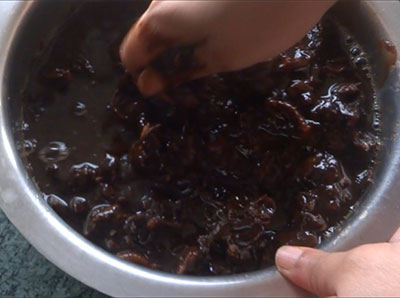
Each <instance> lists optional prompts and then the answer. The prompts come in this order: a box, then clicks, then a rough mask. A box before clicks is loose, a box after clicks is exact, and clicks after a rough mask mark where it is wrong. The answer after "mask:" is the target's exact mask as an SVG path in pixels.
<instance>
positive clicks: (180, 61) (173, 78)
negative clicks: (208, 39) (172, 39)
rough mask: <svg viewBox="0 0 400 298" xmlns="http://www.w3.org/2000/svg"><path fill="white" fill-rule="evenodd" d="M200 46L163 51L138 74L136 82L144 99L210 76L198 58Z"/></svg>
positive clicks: (208, 70) (197, 44)
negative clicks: (184, 83)
mask: <svg viewBox="0 0 400 298" xmlns="http://www.w3.org/2000/svg"><path fill="white" fill-rule="evenodd" d="M200 44H201V43H196V44H195V45H189V46H179V47H174V48H169V49H167V50H165V51H164V53H162V55H160V56H159V57H157V58H156V59H155V60H154V61H152V62H151V64H150V66H149V67H147V68H145V70H144V71H143V72H142V73H141V74H140V76H139V78H138V82H137V84H138V87H139V90H140V92H141V93H142V94H143V95H144V96H146V97H147V96H152V95H156V94H158V93H161V92H162V91H164V89H170V88H174V87H176V86H178V85H179V84H181V83H183V82H185V81H189V80H193V79H196V78H200V77H203V76H206V75H208V74H210V73H211V72H210V69H208V68H207V67H206V64H205V63H204V62H200V61H203V60H202V59H201V58H200V57H198V48H199V45H200ZM200 48H201V47H200Z"/></svg>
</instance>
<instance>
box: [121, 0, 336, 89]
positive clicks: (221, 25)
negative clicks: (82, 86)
mask: <svg viewBox="0 0 400 298" xmlns="http://www.w3.org/2000/svg"><path fill="white" fill-rule="evenodd" d="M333 3H334V1H333V0H332V1H331V0H327V1H304V0H295V1H252V0H246V1H234V0H232V1H153V2H152V3H151V5H150V6H149V8H148V9H147V11H146V12H145V13H144V14H143V15H142V17H141V18H140V19H139V20H138V21H137V22H136V23H135V24H134V25H133V27H132V28H131V30H130V32H129V33H128V34H127V36H126V37H125V40H124V42H123V43H122V45H121V59H122V62H123V64H124V65H125V67H126V68H127V70H128V71H129V72H130V73H131V74H132V76H133V78H134V79H135V80H136V81H137V84H138V87H139V89H140V91H141V92H142V93H143V94H144V95H146V96H151V95H154V94H157V93H159V92H161V91H162V90H164V89H165V88H169V87H174V86H177V85H179V84H180V83H182V82H183V81H188V80H191V79H195V78H200V77H203V76H207V75H210V74H213V73H217V72H226V71H233V70H238V69H241V68H245V67H248V66H251V65H253V64H256V63H258V62H261V61H266V60H268V59H270V58H272V57H274V56H276V55H278V54H279V53H280V52H282V51H284V50H286V49H288V48H289V47H290V46H292V45H293V44H294V43H296V42H297V41H299V40H300V39H301V38H302V37H303V36H304V35H305V34H306V33H307V31H309V30H310V29H311V28H312V26H313V25H315V24H316V23H317V22H318V21H319V19H320V18H321V17H322V15H323V14H324V13H325V12H326V11H327V10H328V8H329V7H330V6H331V5H332V4H333Z"/></svg>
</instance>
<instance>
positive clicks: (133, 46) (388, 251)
mask: <svg viewBox="0 0 400 298" xmlns="http://www.w3.org/2000/svg"><path fill="white" fill-rule="evenodd" d="M333 3H334V1H326V0H323V1H318V0H310V1H305V0H304V1H303V0H285V1H283V0H276V1H274V0H270V1H251V0H243V1H227V0H223V1H218V0H207V1H196V0H191V1H190V0H189V1H183V0H179V1H174V0H167V1H153V2H152V3H151V5H150V7H149V8H148V10H147V11H146V12H145V13H144V14H143V16H142V17H141V18H140V19H139V20H138V21H137V22H136V23H135V24H134V25H133V26H132V29H131V30H130V31H129V33H128V34H127V36H126V38H125V40H124V42H123V44H122V45H121V53H120V54H121V59H122V62H123V64H124V65H125V67H126V68H127V70H128V71H129V72H130V73H131V74H132V77H133V79H134V80H135V81H136V83H137V84H138V87H139V89H140V91H141V92H142V93H143V94H144V95H145V96H151V95H154V94H157V93H160V92H162V91H163V90H164V89H165V88H167V87H173V86H175V85H178V84H180V83H182V82H184V81H187V80H191V79H195V78H199V77H202V76H206V75H210V74H213V73H218V72H225V71H233V70H238V69H241V68H245V67H248V66H251V65H253V64H256V63H258V62H262V61H266V60H269V59H270V58H273V57H274V56H276V55H278V54H279V53H280V52H282V51H284V50H286V49H288V48H289V47H291V46H292V45H293V44H294V43H296V42H297V41H299V40H300V39H301V38H302V37H303V36H304V35H305V34H306V33H307V31H309V30H310V29H311V28H312V26H314V25H315V24H316V23H317V22H318V21H319V19H320V18H321V17H322V16H323V14H324V13H325V12H326V11H327V10H328V9H329V8H330V7H331V6H332V4H333ZM181 46H191V47H192V48H193V53H192V57H191V58H192V59H193V60H194V61H195V63H194V65H195V66H197V67H193V68H191V69H178V70H174V71H172V72H171V73H169V74H168V76H166V75H165V74H163V73H161V72H160V71H159V69H157V68H156V67H155V65H154V61H155V60H156V59H157V58H158V57H160V56H161V55H162V54H163V53H165V52H167V51H168V50H169V49H171V48H179V47H181ZM171 69H173V67H171ZM399 256H400V229H399V230H398V231H397V232H396V234H395V235H393V237H392V238H391V239H390V241H389V242H387V243H379V244H368V245H362V246H359V247H356V248H354V249H352V250H349V251H346V252H337V253H327V252H323V251H321V250H317V249H312V248H305V247H290V246H284V247H281V248H280V249H279V250H278V252H277V254H276V265H277V267H278V269H279V271H280V272H281V274H282V275H283V276H285V277H286V278H287V279H289V280H291V281H292V282H293V283H295V284H297V285H298V286H300V287H302V288H304V289H306V290H308V291H309V292H311V293H314V294H317V295H319V296H322V297H329V296H337V297H352V296H353V297H354V296H357V297H366V296H374V297H378V296H380V297H382V296H385V297H389V296H400V258H399Z"/></svg>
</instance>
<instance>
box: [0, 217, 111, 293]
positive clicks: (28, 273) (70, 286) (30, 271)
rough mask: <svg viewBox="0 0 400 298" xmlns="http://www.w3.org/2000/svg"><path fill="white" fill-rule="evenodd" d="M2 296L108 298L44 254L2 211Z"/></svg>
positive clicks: (0, 238)
mask: <svg viewBox="0 0 400 298" xmlns="http://www.w3.org/2000/svg"><path fill="white" fill-rule="evenodd" d="M0 297H89V298H97V297H99V298H102V297H106V296H105V295H103V294H100V293H98V292H96V291H94V290H92V289H90V288H88V287H87V286H85V285H83V284H81V283H80V282H78V281H77V280H75V279H73V278H72V277H70V276H69V275H67V274H65V273H64V272H62V271H61V270H59V269H58V268H56V267H55V266H54V265H52V264H51V263H50V262H49V261H47V260H46V259H45V258H44V257H43V256H42V255H40V254H39V253H38V252H37V251H36V250H35V249H34V248H33V247H32V246H31V245H30V244H29V243H28V242H27V241H26V240H25V239H24V238H23V237H22V236H21V234H20V233H19V232H18V231H17V230H16V229H15V228H14V226H13V225H12V224H11V223H10V222H9V221H8V219H7V218H6V217H5V215H4V214H3V213H2V212H1V211H0Z"/></svg>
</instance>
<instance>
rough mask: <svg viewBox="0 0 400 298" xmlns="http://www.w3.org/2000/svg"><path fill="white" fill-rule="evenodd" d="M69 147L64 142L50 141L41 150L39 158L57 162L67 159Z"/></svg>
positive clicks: (48, 161) (47, 161) (46, 161)
mask: <svg viewBox="0 0 400 298" xmlns="http://www.w3.org/2000/svg"><path fill="white" fill-rule="evenodd" d="M68 156H69V148H68V147H67V145H65V143H63V142H50V143H49V144H48V145H47V146H45V147H43V148H42V149H41V150H40V151H39V158H40V160H41V161H43V162H45V163H56V162H59V161H62V160H65V159H67V158H68Z"/></svg>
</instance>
